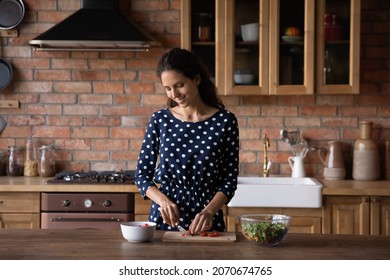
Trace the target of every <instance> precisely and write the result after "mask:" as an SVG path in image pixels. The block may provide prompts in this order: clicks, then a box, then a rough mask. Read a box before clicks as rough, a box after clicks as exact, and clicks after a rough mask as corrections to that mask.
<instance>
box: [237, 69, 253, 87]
mask: <svg viewBox="0 0 390 280" xmlns="http://www.w3.org/2000/svg"><path fill="white" fill-rule="evenodd" d="M254 81H255V74H254V73H253V72H252V71H250V70H247V71H246V70H237V71H235V72H234V82H235V83H236V84H240V85H251V84H253V83H254Z"/></svg>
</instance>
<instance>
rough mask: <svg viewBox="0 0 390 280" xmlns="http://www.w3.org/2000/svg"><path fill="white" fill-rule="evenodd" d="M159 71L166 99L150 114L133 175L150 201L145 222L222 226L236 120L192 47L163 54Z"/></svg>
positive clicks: (233, 165) (231, 181)
mask: <svg viewBox="0 0 390 280" xmlns="http://www.w3.org/2000/svg"><path fill="white" fill-rule="evenodd" d="M157 75H158V77H159V78H160V81H161V83H162V86H163V88H164V89H165V92H166V94H167V97H168V104H167V108H164V109H161V110H160V111H157V112H155V113H154V114H153V115H152V117H151V119H150V122H149V125H148V126H147V129H146V133H145V138H144V141H143V143H142V147H141V151H140V154H139V158H138V164H137V170H136V176H135V182H136V185H137V186H138V188H139V190H140V193H141V194H142V196H143V197H144V198H145V199H148V198H149V199H151V200H153V202H152V205H151V208H150V214H149V221H152V222H156V223H157V229H160V230H177V228H176V227H177V225H179V224H180V225H181V226H182V227H184V228H185V229H188V231H189V233H191V234H197V233H199V232H201V231H205V230H216V231H224V230H225V223H224V220H223V213H222V210H221V207H222V206H223V205H224V204H227V203H228V202H229V201H230V199H231V198H232V197H233V195H234V192H235V190H236V188H237V176H238V153H239V139H238V136H239V131H238V124H237V119H236V117H235V116H234V114H233V113H231V112H229V111H227V110H225V108H224V105H223V103H222V102H221V101H220V100H219V98H218V97H217V94H216V88H215V86H214V84H213V83H212V81H211V80H210V76H209V73H208V72H207V70H206V68H205V67H204V65H203V64H202V63H201V61H200V60H199V58H198V57H197V56H196V55H195V54H193V53H192V52H190V51H187V50H184V49H178V48H176V49H173V50H171V51H170V52H168V53H166V54H164V55H163V57H162V58H161V60H160V62H159V64H158V68H157Z"/></svg>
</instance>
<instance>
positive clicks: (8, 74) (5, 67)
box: [0, 57, 13, 91]
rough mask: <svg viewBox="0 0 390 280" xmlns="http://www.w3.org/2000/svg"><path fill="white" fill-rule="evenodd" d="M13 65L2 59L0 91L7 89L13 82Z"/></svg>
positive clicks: (0, 59)
mask: <svg viewBox="0 0 390 280" xmlns="http://www.w3.org/2000/svg"><path fill="white" fill-rule="evenodd" d="M12 74H13V73H12V66H11V64H10V63H9V62H8V61H7V60H5V59H3V58H1V57H0V91H1V90H3V89H5V88H6V87H7V86H8V84H9V83H10V82H11V80H12Z"/></svg>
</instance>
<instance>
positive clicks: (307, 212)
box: [227, 207, 322, 233]
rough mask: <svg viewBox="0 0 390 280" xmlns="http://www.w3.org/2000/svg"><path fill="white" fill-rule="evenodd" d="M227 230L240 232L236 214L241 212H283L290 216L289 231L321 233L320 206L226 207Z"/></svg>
mask: <svg viewBox="0 0 390 280" xmlns="http://www.w3.org/2000/svg"><path fill="white" fill-rule="evenodd" d="M227 211H228V212H227V231H234V230H235V231H236V232H241V229H240V227H239V222H238V216H239V215H242V214H260V213H261V214H284V215H288V216H291V224H290V229H289V232H292V233H321V232H322V228H321V224H322V213H321V211H322V210H321V208H315V209H306V208H261V207H228V209H227Z"/></svg>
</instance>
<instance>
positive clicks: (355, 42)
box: [316, 0, 360, 94]
mask: <svg viewBox="0 0 390 280" xmlns="http://www.w3.org/2000/svg"><path fill="white" fill-rule="evenodd" d="M316 4H317V17H318V18H319V19H320V20H319V21H318V22H317V30H316V33H317V38H316V39H317V49H316V51H317V54H316V63H317V66H316V67H317V68H316V89H317V92H318V93H320V94H345V93H351V94H357V93H359V82H360V79H359V74H360V73H359V71H360V0H318V1H317V3H316Z"/></svg>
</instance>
